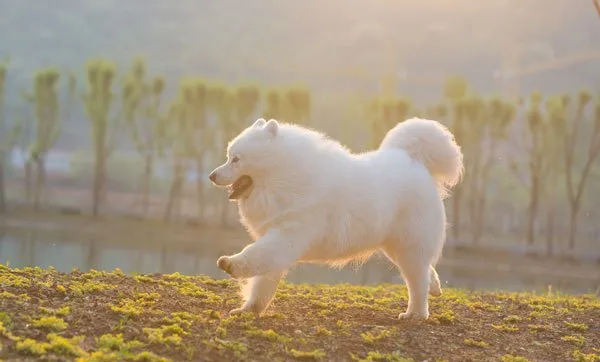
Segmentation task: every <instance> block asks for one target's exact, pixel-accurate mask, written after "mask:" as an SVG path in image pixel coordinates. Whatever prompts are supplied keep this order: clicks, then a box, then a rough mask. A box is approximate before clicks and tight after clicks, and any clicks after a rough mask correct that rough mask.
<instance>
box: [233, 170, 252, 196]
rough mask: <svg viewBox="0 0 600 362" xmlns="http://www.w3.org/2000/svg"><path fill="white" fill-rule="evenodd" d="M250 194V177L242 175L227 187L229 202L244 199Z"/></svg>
mask: <svg viewBox="0 0 600 362" xmlns="http://www.w3.org/2000/svg"><path fill="white" fill-rule="evenodd" d="M250 192H252V177H250V176H248V175H243V176H241V177H240V178H238V179H237V180H235V182H234V183H233V184H231V185H230V186H229V200H239V199H243V198H246V197H248V196H249V195H250Z"/></svg>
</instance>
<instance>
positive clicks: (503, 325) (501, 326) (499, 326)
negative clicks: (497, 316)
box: [492, 324, 519, 332]
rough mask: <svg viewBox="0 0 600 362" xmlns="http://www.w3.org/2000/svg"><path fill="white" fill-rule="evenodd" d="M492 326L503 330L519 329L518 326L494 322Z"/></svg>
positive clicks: (513, 330) (512, 330)
mask: <svg viewBox="0 0 600 362" xmlns="http://www.w3.org/2000/svg"><path fill="white" fill-rule="evenodd" d="M492 328H494V329H495V330H497V331H502V332H516V331H518V330H519V328H517V327H513V326H507V325H506V324H492Z"/></svg>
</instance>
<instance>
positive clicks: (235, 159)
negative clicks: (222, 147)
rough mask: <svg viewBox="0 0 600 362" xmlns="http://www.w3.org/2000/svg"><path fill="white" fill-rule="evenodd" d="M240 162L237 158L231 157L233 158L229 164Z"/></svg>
mask: <svg viewBox="0 0 600 362" xmlns="http://www.w3.org/2000/svg"><path fill="white" fill-rule="evenodd" d="M239 160H240V158H239V157H238V156H233V158H232V159H231V163H236V162H238V161H239Z"/></svg>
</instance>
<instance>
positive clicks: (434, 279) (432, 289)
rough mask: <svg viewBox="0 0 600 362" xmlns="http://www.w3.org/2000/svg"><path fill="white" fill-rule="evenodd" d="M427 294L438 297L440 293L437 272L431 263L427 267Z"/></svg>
mask: <svg viewBox="0 0 600 362" xmlns="http://www.w3.org/2000/svg"><path fill="white" fill-rule="evenodd" d="M429 294H430V295H432V296H434V297H439V296H440V295H442V286H441V284H440V277H439V276H438V273H437V271H436V270H435V268H434V267H433V265H431V266H430V267H429Z"/></svg>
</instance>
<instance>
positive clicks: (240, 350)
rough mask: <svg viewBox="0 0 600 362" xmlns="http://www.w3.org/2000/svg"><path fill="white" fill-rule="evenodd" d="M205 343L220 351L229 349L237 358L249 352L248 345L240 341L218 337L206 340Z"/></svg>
mask: <svg viewBox="0 0 600 362" xmlns="http://www.w3.org/2000/svg"><path fill="white" fill-rule="evenodd" d="M204 344H205V345H207V346H209V347H211V348H214V349H216V350H218V351H223V350H227V351H230V352H232V353H233V354H234V355H235V356H236V357H237V358H241V357H242V356H244V355H245V354H246V353H247V352H248V346H247V345H245V344H244V343H241V342H238V341H229V340H224V339H221V338H218V337H215V338H212V339H211V340H208V341H204Z"/></svg>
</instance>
